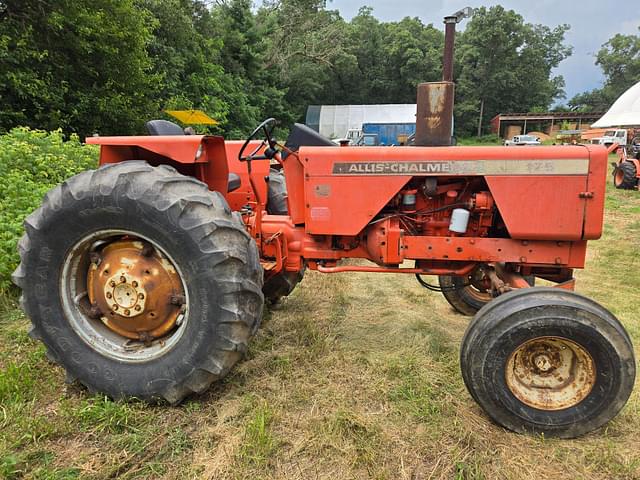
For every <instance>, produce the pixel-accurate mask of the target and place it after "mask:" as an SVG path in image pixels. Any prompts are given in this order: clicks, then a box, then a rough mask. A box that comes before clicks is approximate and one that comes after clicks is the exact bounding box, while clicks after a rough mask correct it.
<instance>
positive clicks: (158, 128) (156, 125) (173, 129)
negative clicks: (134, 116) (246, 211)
mask: <svg viewBox="0 0 640 480" xmlns="http://www.w3.org/2000/svg"><path fill="white" fill-rule="evenodd" d="M144 126H145V127H146V128H147V132H149V135H186V132H185V131H184V130H183V129H182V128H181V127H180V125H176V124H175V123H173V122H169V121H167V120H151V121H149V122H147V123H145V125H144ZM241 184H242V180H241V179H240V176H239V175H238V174H237V173H230V174H229V181H228V182H227V193H231V192H234V191H236V190H237V189H239V188H240V186H241Z"/></svg>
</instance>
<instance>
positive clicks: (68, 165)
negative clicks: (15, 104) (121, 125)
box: [0, 128, 98, 291]
mask: <svg viewBox="0 0 640 480" xmlns="http://www.w3.org/2000/svg"><path fill="white" fill-rule="evenodd" d="M97 159H98V149H97V147H94V146H91V145H86V146H85V145H82V144H81V143H80V140H79V138H78V137H77V136H71V138H70V139H69V140H66V141H65V139H64V137H63V135H62V133H61V132H60V131H56V132H43V131H37V130H29V129H26V128H16V129H13V130H11V132H9V133H8V134H6V135H1V136H0V192H2V194H1V195H0V225H2V229H1V230H0V291H6V290H8V289H9V288H10V285H11V273H12V272H13V270H14V269H15V268H16V266H17V265H18V252H17V250H16V245H17V242H18V240H19V238H20V236H21V235H22V233H23V227H22V222H23V220H24V219H25V217H26V216H27V215H29V214H30V213H31V212H32V211H33V210H35V209H36V208H37V207H38V206H39V205H40V202H41V201H42V197H43V196H44V194H45V193H46V192H47V191H48V190H50V189H51V188H52V187H54V186H55V185H57V184H59V183H60V182H62V181H63V180H65V179H66V178H68V177H70V176H72V175H75V174H76V173H78V172H81V171H83V170H86V169H88V168H93V167H95V166H96V165H97Z"/></svg>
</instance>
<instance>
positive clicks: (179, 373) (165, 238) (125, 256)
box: [13, 161, 263, 404]
mask: <svg viewBox="0 0 640 480" xmlns="http://www.w3.org/2000/svg"><path fill="white" fill-rule="evenodd" d="M25 230H26V233H25V235H24V236H23V237H22V239H21V240H20V243H19V251H20V258H21V263H20V266H19V267H18V269H17V270H16V271H15V272H14V276H13V279H14V282H15V283H16V284H17V285H18V286H19V287H20V288H21V289H22V306H23V308H24V310H25V311H26V313H27V315H28V316H29V317H30V318H31V321H32V323H33V327H32V329H31V332H30V334H31V336H32V337H33V338H35V339H39V340H41V341H42V342H43V343H44V344H45V346H46V347H47V351H48V356H49V357H50V358H51V359H53V360H54V361H56V362H57V363H59V364H60V365H61V366H62V367H63V368H64V369H65V370H66V372H67V378H68V379H69V380H71V381H73V380H77V381H79V382H80V383H82V384H83V385H85V386H86V387H87V388H88V389H89V390H90V391H91V392H101V393H105V394H107V395H109V396H110V397H112V398H127V397H137V398H140V399H143V400H147V401H157V400H165V401H167V402H169V403H171V404H176V403H179V402H180V401H181V400H182V399H183V398H184V397H186V396H187V395H189V394H191V393H193V392H196V393H200V392H203V391H204V390H206V389H207V388H208V387H209V385H210V384H211V383H212V382H214V381H215V380H218V379H220V378H222V377H224V376H225V375H226V374H227V372H229V370H230V369H231V368H232V367H233V365H234V364H236V363H237V362H238V361H239V360H240V359H241V358H242V356H243V354H244V352H245V351H246V349H247V342H248V341H249V340H250V338H251V337H252V335H253V334H254V333H255V331H256V330H257V328H258V326H259V324H260V319H261V316H262V308H263V295H262V291H261V288H262V268H261V266H260V259H259V255H258V251H257V248H256V245H255V242H254V241H253V239H252V238H251V237H250V236H249V235H248V234H247V232H246V231H245V227H244V224H243V222H242V219H241V218H240V217H239V216H238V215H237V214H234V213H232V212H231V210H230V209H229V207H228V205H227V203H226V201H225V199H224V197H223V196H222V195H220V194H219V193H217V192H211V191H209V189H208V187H207V185H205V184H204V183H201V182H199V181H197V180H195V179H193V178H190V177H185V176H183V175H180V174H179V173H178V172H176V170H174V169H173V168H171V167H167V166H160V167H152V166H150V165H148V164H146V163H145V162H141V161H131V162H123V163H119V164H114V165H107V166H103V167H101V168H99V169H97V170H95V171H87V172H83V173H80V174H79V175H76V176H75V177H72V178H70V179H69V180H67V181H65V182H64V183H62V184H61V185H60V186H58V187H56V188H54V189H52V190H51V191H50V192H49V193H48V194H47V195H46V196H45V198H44V201H43V203H42V205H41V207H40V208H39V209H38V210H36V211H35V212H34V213H32V214H31V215H30V216H29V217H28V218H27V219H26V220H25Z"/></svg>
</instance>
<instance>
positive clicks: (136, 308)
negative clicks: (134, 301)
mask: <svg viewBox="0 0 640 480" xmlns="http://www.w3.org/2000/svg"><path fill="white" fill-rule="evenodd" d="M133 309H134V310H135V311H136V312H139V311H140V310H142V307H141V306H140V305H136V306H135V307H133Z"/></svg>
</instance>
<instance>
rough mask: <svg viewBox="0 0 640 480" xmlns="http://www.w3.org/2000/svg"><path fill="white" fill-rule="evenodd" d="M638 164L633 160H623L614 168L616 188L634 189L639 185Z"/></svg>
mask: <svg viewBox="0 0 640 480" xmlns="http://www.w3.org/2000/svg"><path fill="white" fill-rule="evenodd" d="M637 173H638V172H637V171H636V166H635V164H634V163H633V162H621V163H620V164H619V165H618V166H617V167H616V168H615V169H614V170H613V184H614V186H615V187H616V188H619V189H623V190H632V189H634V188H636V187H637V186H638V177H637Z"/></svg>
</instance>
